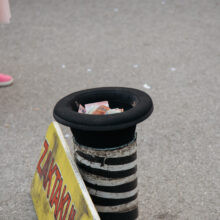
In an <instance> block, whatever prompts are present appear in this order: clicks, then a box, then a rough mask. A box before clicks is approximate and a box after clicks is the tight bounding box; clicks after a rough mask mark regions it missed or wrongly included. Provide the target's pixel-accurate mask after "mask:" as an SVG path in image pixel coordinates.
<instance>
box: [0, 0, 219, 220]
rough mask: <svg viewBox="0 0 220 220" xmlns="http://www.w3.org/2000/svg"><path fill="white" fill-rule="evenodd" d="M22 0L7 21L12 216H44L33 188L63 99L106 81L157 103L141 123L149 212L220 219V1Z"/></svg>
mask: <svg viewBox="0 0 220 220" xmlns="http://www.w3.org/2000/svg"><path fill="white" fill-rule="evenodd" d="M11 8H12V15H13V19H12V22H11V24H10V25H2V26H0V48H1V50H0V70H1V72H5V73H8V74H11V75H13V77H14V79H15V83H14V85H13V86H12V87H7V88H0V177H1V178H0V219H1V220H3V219H10V220H13V219H24V220H26V219H27V220H29V219H36V215H35V211H34V208H33V205H32V200H31V197H30V194H29V192H30V184H31V180H32V177H33V174H34V171H35V168H36V164H37V160H38V157H39V153H40V149H41V144H42V142H43V139H44V135H45V132H46V129H47V126H48V125H49V123H50V122H51V121H52V120H53V117H52V110H53V107H54V105H55V103H56V102H57V101H58V100H59V99H60V98H61V97H63V96H65V95H67V94H69V93H72V92H74V91H77V90H81V89H85V88H92V87H100V86H127V87H134V88H137V89H142V90H144V91H146V92H147V93H149V94H150V95H151V97H152V98H153V101H154V105H155V110H154V113H153V115H152V116H151V117H150V118H149V119H148V120H147V121H145V122H144V123H142V124H140V125H139V126H138V145H139V147H138V154H139V155H138V156H139V158H138V165H139V167H138V168H139V191H140V194H139V201H140V202H139V207H140V216H139V219H141V220H142V219H143V220H145V219H155V220H156V219H165V220H174V219H189V220H191V219H193V220H194V219H195V220H197V219H199V220H200V219H202V220H203V219H204V220H217V219H220V208H219V206H220V190H219V189H220V188H219V186H220V175H219V167H220V166H219V165H220V152H219V143H220V77H219V74H220V62H219V61H220V2H219V1H218V0H206V1H205V0H194V1H193V0H191V1H190V0H185V1H177V0H175V1H174V0H166V1H161V0H154V1H153V0H152V1H150V0H139V1H134V0H133V1H131V0H121V1H116V0H111V1H107V0H94V1H89V0H85V1H80V0H77V1H71V0H65V1H60V0H36V1H35V0H32V1H30V0H21V1H15V0H11ZM144 84H146V85H145V87H144ZM62 128H63V127H62ZM63 131H64V133H65V134H70V132H69V130H68V129H65V128H63ZM68 141H69V142H70V138H69V139H68Z"/></svg>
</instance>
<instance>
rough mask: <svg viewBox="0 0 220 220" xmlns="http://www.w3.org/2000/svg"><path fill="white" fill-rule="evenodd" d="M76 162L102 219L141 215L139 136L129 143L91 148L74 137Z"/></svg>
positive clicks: (116, 219)
mask: <svg viewBox="0 0 220 220" xmlns="http://www.w3.org/2000/svg"><path fill="white" fill-rule="evenodd" d="M74 146H75V154H74V157H75V161H76V164H77V166H78V168H79V170H80V173H81V175H82V177H83V179H84V181H85V184H86V186H87V189H88V191H89V193H90V196H91V198H92V200H93V202H94V204H95V206H96V209H97V211H98V212H99V215H100V217H101V219H102V220H109V219H111V220H112V219H114V220H118V219H120V220H123V219H126V220H133V219H136V218H137V216H138V200H137V197H138V188H137V146H136V136H135V138H134V139H133V140H132V141H131V142H129V143H128V144H126V145H123V146H119V147H114V148H105V146H103V148H92V147H86V146H83V145H80V144H78V143H77V142H76V141H75V140H74Z"/></svg>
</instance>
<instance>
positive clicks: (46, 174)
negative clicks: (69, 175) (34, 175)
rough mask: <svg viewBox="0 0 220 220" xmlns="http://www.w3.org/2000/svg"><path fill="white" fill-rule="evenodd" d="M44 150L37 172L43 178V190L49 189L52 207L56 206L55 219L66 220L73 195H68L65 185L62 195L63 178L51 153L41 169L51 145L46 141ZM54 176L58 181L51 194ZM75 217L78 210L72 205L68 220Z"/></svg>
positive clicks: (48, 195)
mask: <svg viewBox="0 0 220 220" xmlns="http://www.w3.org/2000/svg"><path fill="white" fill-rule="evenodd" d="M44 148H45V149H44V152H43V154H42V155H41V157H40V160H39V162H38V164H37V171H38V174H39V176H40V178H41V177H42V176H43V189H44V190H45V191H46V188H47V198H48V199H49V204H50V207H51V208H52V207H53V205H55V209H54V217H55V219H58V217H59V220H65V219H66V216H67V213H68V211H69V206H70V203H71V195H70V193H69V192H67V193H66V188H67V186H66V185H64V187H63V190H62V195H61V189H62V185H63V178H62V175H61V172H60V170H59V167H58V165H57V164H55V165H54V158H52V152H51V151H50V152H49V154H48V156H47V159H46V161H45V163H44V165H43V168H41V164H42V161H43V160H44V158H45V156H46V154H47V153H48V148H49V144H48V142H47V140H45V141H44ZM53 175H56V179H55V182H54V184H53V189H52V192H51V193H50V188H51V182H52V178H53ZM58 182H59V184H58ZM65 193H66V194H65ZM64 210H65V211H64ZM63 212H64V213H63ZM75 215H76V210H75V207H74V205H73V204H72V206H71V210H70V213H69V218H68V220H74V219H75Z"/></svg>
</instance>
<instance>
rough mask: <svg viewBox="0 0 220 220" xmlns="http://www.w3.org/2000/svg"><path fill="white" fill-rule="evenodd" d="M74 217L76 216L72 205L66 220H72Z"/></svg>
mask: <svg viewBox="0 0 220 220" xmlns="http://www.w3.org/2000/svg"><path fill="white" fill-rule="evenodd" d="M75 215H76V210H75V208H74V205H72V208H71V211H70V214H69V219H68V220H74V218H75Z"/></svg>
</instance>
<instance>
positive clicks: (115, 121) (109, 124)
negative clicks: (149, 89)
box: [53, 87, 153, 131]
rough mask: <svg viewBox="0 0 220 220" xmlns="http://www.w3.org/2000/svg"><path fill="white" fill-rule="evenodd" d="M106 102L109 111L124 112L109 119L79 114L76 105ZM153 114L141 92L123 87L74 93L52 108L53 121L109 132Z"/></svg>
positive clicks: (151, 104)
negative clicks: (114, 109) (112, 109)
mask: <svg viewBox="0 0 220 220" xmlns="http://www.w3.org/2000/svg"><path fill="white" fill-rule="evenodd" d="M105 100H106V101H108V102H109V105H110V107H111V108H124V112H122V113H117V114H110V115H89V114H82V113H78V105H79V104H82V105H84V104H87V103H93V102H98V101H105ZM152 111H153V102H152V100H151V98H150V96H149V95H148V94H146V93H145V92H143V91H140V90H137V89H133V88H125V87H101V88H94V89H87V90H82V91H79V92H74V93H72V94H70V95H68V96H66V97H64V98H62V99H61V100H60V101H58V103H57V104H56V106H55V108H54V112H53V115H54V118H55V119H56V120H57V121H58V122H59V123H61V124H63V125H66V126H69V127H71V128H74V129H79V130H88V131H111V130H120V129H124V128H128V127H131V126H135V125H136V124H137V123H139V122H141V121H143V120H145V119H146V118H147V117H149V116H150V114H151V113H152Z"/></svg>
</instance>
